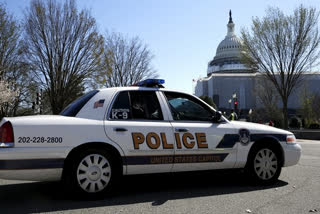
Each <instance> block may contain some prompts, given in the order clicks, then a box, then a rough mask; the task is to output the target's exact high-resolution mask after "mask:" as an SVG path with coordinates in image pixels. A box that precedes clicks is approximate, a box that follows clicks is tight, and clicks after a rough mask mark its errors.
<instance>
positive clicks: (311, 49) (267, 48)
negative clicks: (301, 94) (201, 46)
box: [241, 5, 320, 128]
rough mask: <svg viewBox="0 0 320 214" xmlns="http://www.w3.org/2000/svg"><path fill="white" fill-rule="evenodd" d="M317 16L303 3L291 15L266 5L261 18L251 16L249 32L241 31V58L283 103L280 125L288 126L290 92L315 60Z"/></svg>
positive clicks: (317, 48)
mask: <svg viewBox="0 0 320 214" xmlns="http://www.w3.org/2000/svg"><path fill="white" fill-rule="evenodd" d="M318 17H319V12H318V11H317V10H316V9H315V8H305V7H304V6H303V5H300V6H299V7H298V8H297V9H295V10H294V12H293V14H291V15H285V14H284V13H283V12H282V11H280V9H278V8H269V10H267V14H266V15H265V17H263V18H262V19H260V18H257V17H256V18H253V23H252V27H251V32H249V31H248V30H247V29H242V31H241V35H242V40H243V50H244V51H243V53H244V54H242V58H243V61H244V63H246V64H247V66H249V67H251V68H256V69H257V68H258V69H259V71H260V72H262V73H263V74H265V75H266V76H267V78H268V79H269V80H270V81H271V82H272V83H273V85H274V87H275V89H276V90H277V92H278V93H279V95H280V97H281V100H282V104H283V109H282V114H283V118H284V128H288V110H287V109H288V98H289V96H290V94H291V93H292V91H293V89H294V88H296V87H298V86H299V84H300V83H301V81H302V77H303V73H305V72H307V71H308V70H310V69H312V68H313V67H314V66H316V65H318V62H319V56H320V52H319V46H320V35H319V32H318Z"/></svg>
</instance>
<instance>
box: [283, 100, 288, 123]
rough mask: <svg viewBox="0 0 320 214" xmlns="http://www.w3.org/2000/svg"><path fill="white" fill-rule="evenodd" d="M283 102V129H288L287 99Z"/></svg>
mask: <svg viewBox="0 0 320 214" xmlns="http://www.w3.org/2000/svg"><path fill="white" fill-rule="evenodd" d="M282 101H283V109H282V114H283V128H284V129H288V98H284V99H282Z"/></svg>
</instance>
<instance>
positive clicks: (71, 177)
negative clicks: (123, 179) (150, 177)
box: [65, 148, 119, 199]
mask: <svg viewBox="0 0 320 214" xmlns="http://www.w3.org/2000/svg"><path fill="white" fill-rule="evenodd" d="M116 166H117V165H116V162H115V158H114V157H113V156H112V155H111V154H110V153H109V152H108V151H105V150H103V149H94V148H92V149H91V148H90V149H87V150H85V151H82V152H80V153H79V154H77V155H76V156H74V159H73V160H72V163H71V164H70V168H69V169H68V170H67V172H66V176H65V180H66V182H65V184H66V185H67V188H68V189H69V193H71V194H72V195H73V196H75V197H82V198H93V199H96V198H100V197H103V196H105V195H106V194H108V193H110V192H111V189H112V187H113V184H114V183H115V180H117V178H118V177H119V170H118V169H117V167H116Z"/></svg>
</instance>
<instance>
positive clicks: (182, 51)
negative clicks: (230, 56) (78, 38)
mask: <svg viewBox="0 0 320 214" xmlns="http://www.w3.org/2000/svg"><path fill="white" fill-rule="evenodd" d="M58 1H63V0H58ZM0 2H2V3H4V5H5V7H6V8H7V10H8V11H9V12H10V13H11V14H13V16H15V17H16V18H17V19H23V11H24V10H25V8H26V7H28V6H29V4H30V0H0ZM76 2H77V5H78V8H79V9H88V10H89V11H90V12H91V14H92V16H93V17H94V18H95V19H96V21H97V24H98V28H99V31H100V33H102V34H105V32H106V31H108V32H119V33H122V34H124V35H126V36H127V37H128V38H131V37H136V36H138V37H139V38H140V39H141V40H142V41H143V42H144V44H146V45H147V46H148V47H149V49H150V50H151V52H152V53H153V55H154V59H153V62H152V65H153V67H154V68H155V69H156V70H157V72H158V74H159V77H160V78H162V79H165V81H166V83H165V85H164V86H165V87H166V88H170V89H176V90H180V91H185V92H188V93H192V90H193V86H194V85H193V84H194V83H193V81H192V80H193V79H198V78H199V77H205V76H206V74H207V65H208V62H209V61H210V60H211V59H212V58H213V57H214V56H215V53H216V48H217V47H218V45H219V43H220V42H221V41H222V40H223V39H224V37H225V36H226V33H227V26H226V25H227V23H228V20H229V10H230V9H231V10H232V17H233V22H234V23H235V32H236V34H237V35H238V36H240V30H241V28H250V26H251V23H252V18H253V17H260V18H262V17H263V16H264V15H265V11H266V9H267V8H268V7H269V6H272V7H278V8H280V9H281V10H282V11H283V12H284V13H285V14H291V13H292V12H293V10H294V9H295V8H296V7H297V6H299V4H301V3H302V4H304V5H305V6H312V7H316V8H317V9H318V10H319V6H318V5H319V3H320V2H319V0H303V1H302V0H264V1H258V0H241V1H239V0H219V1H217V0H76Z"/></svg>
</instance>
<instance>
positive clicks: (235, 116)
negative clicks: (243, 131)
mask: <svg viewBox="0 0 320 214" xmlns="http://www.w3.org/2000/svg"><path fill="white" fill-rule="evenodd" d="M237 119H238V115H237V114H236V113H235V112H234V110H233V109H232V110H231V114H230V116H229V120H237Z"/></svg>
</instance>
